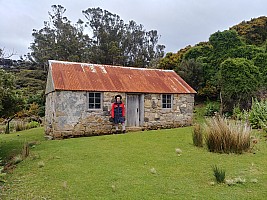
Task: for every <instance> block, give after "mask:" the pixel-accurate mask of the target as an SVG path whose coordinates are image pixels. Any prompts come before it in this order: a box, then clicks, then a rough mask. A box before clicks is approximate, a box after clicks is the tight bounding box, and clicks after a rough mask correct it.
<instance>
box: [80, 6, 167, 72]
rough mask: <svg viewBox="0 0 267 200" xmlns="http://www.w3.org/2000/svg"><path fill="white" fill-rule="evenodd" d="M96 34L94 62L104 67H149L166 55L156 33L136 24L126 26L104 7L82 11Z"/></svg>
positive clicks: (94, 34)
mask: <svg viewBox="0 0 267 200" xmlns="http://www.w3.org/2000/svg"><path fill="white" fill-rule="evenodd" d="M83 14H84V16H85V17H86V19H87V20H88V22H87V25H88V27H89V28H90V30H91V32H92V33H93V46H92V51H91V60H92V62H95V63H101V64H113V65H114V64H116V65H117V64H118V65H125V66H138V67H148V66H149V64H150V62H152V61H155V60H156V59H158V58H161V57H163V55H164V48H165V46H164V45H158V44H157V43H158V40H159V36H158V34H157V31H156V30H151V31H146V30H145V29H144V28H143V25H141V24H140V25H138V24H136V22H134V21H130V22H129V24H125V23H124V21H123V20H122V19H120V17H119V16H118V15H116V14H112V13H110V12H109V11H106V10H102V9H101V8H88V9H87V10H85V11H83Z"/></svg>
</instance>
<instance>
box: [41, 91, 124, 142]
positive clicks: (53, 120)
mask: <svg viewBox="0 0 267 200" xmlns="http://www.w3.org/2000/svg"><path fill="white" fill-rule="evenodd" d="M116 94H120V93H110V92H104V93H103V94H102V95H103V96H102V97H103V107H102V109H95V110H89V109H88V105H87V102H88V101H87V93H86V92H79V91H57V92H51V93H49V94H47V96H46V116H45V133H46V135H50V136H52V137H53V138H68V137H78V136H91V135H102V134H110V133H113V132H114V127H113V124H112V123H111V122H109V117H110V114H109V111H110V109H111V104H112V101H113V100H114V96H115V95H116ZM121 95H122V97H123V98H125V94H121ZM85 102H86V103H85Z"/></svg>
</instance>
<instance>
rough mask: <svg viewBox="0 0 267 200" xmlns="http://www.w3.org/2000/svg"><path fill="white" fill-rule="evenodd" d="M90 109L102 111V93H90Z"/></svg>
mask: <svg viewBox="0 0 267 200" xmlns="http://www.w3.org/2000/svg"><path fill="white" fill-rule="evenodd" d="M88 99H89V109H101V93H100V92H89V94H88Z"/></svg>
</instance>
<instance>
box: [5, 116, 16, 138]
mask: <svg viewBox="0 0 267 200" xmlns="http://www.w3.org/2000/svg"><path fill="white" fill-rule="evenodd" d="M15 117H16V115H14V116H12V117H11V118H9V119H8V120H7V125H6V130H5V134H9V133H10V126H9V123H10V122H11V121H12V119H14V118H15Z"/></svg>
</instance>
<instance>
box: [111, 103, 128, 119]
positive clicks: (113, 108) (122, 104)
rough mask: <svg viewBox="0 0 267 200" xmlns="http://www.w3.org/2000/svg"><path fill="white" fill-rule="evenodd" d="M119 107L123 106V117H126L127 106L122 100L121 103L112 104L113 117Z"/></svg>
mask: <svg viewBox="0 0 267 200" xmlns="http://www.w3.org/2000/svg"><path fill="white" fill-rule="evenodd" d="M117 107H121V108H122V117H125V106H124V103H123V102H121V103H116V102H115V103H113V104H112V106H111V117H112V118H114V117H115V112H114V111H115V108H117Z"/></svg>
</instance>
